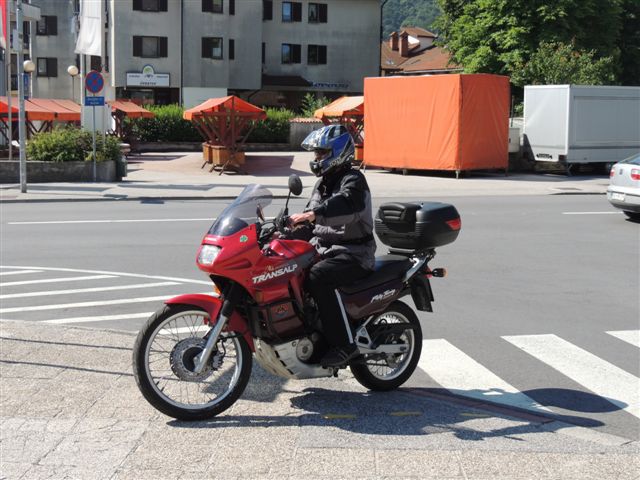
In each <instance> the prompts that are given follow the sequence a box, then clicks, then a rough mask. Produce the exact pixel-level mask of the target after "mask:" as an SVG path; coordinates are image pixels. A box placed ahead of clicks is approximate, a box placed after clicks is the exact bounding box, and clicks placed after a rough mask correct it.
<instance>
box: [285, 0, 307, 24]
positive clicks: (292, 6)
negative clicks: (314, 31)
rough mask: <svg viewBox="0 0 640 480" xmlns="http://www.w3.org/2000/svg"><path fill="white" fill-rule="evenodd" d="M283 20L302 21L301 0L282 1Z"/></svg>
mask: <svg viewBox="0 0 640 480" xmlns="http://www.w3.org/2000/svg"><path fill="white" fill-rule="evenodd" d="M282 21H283V22H301V21H302V4H301V3H300V2H282Z"/></svg>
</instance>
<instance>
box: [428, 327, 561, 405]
mask: <svg viewBox="0 0 640 480" xmlns="http://www.w3.org/2000/svg"><path fill="white" fill-rule="evenodd" d="M418 366H419V367H420V368H421V369H422V370H424V371H425V373H427V375H429V376H430V377H431V378H433V379H434V380H435V381H436V382H437V383H439V384H440V385H441V386H442V387H443V388H445V389H447V390H449V391H450V392H452V393H455V394H458V395H462V396H465V397H471V398H475V399H478V400H483V401H489V402H493V403H499V404H502V405H509V406H513V407H518V408H523V409H526V410H534V411H535V410H538V411H539V410H543V411H545V412H548V411H549V409H547V408H545V407H543V406H542V405H540V404H539V403H538V402H536V401H535V400H533V399H532V398H530V397H528V396H527V395H525V394H524V393H522V392H520V391H519V390H518V389H516V388H515V387H513V386H511V385H510V384H508V383H507V382H505V381H504V380H502V379H501V378H500V377H498V376H497V375H496V374H494V373H493V372H491V371H490V370H489V369H487V368H485V367H484V366H482V365H481V364H480V363H478V362H477V361H476V360H474V359H473V358H471V357H470V356H469V355H467V354H466V353H464V352H463V351H462V350H460V349H458V348H457V347H455V346H453V345H452V344H451V343H449V342H448V341H446V340H444V339H433V340H423V343H422V355H421V356H420V361H419V362H418Z"/></svg>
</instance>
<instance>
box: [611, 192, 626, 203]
mask: <svg viewBox="0 0 640 480" xmlns="http://www.w3.org/2000/svg"><path fill="white" fill-rule="evenodd" d="M611 200H618V201H619V202H624V193H612V194H611Z"/></svg>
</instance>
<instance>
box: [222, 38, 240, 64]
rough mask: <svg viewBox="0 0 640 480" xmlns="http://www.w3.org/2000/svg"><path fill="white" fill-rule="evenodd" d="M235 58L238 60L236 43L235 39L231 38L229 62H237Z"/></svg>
mask: <svg viewBox="0 0 640 480" xmlns="http://www.w3.org/2000/svg"><path fill="white" fill-rule="evenodd" d="M221 53H222V52H221ZM235 58H236V41H235V40H234V39H233V38H230V39H229V60H235Z"/></svg>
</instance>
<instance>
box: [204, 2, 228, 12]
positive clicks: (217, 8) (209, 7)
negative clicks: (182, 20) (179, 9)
mask: <svg viewBox="0 0 640 480" xmlns="http://www.w3.org/2000/svg"><path fill="white" fill-rule="evenodd" d="M202 11H203V12H211V13H222V12H223V8H222V0H202Z"/></svg>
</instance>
